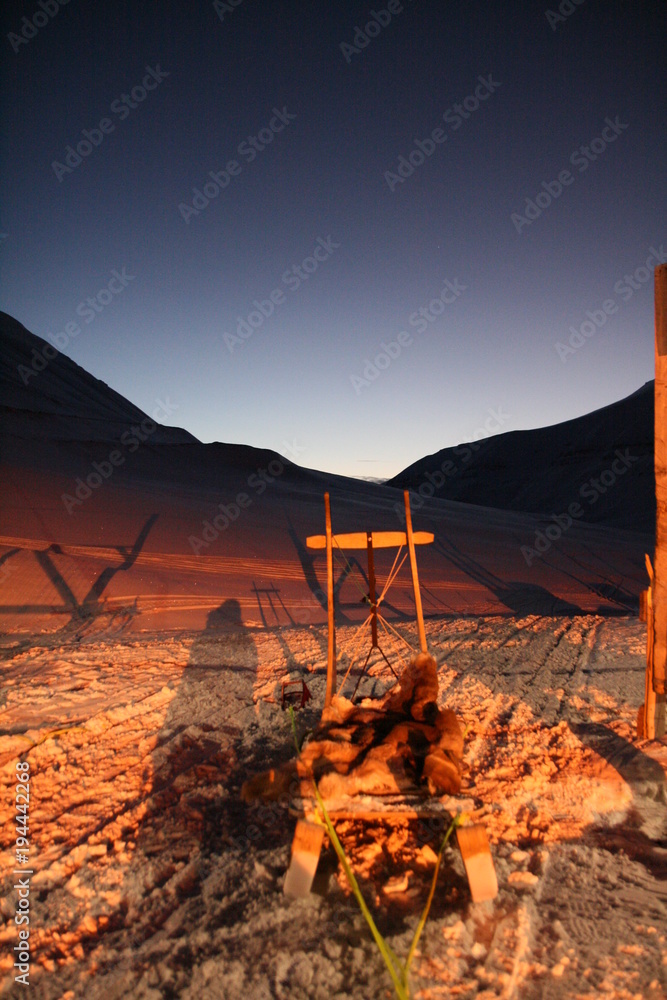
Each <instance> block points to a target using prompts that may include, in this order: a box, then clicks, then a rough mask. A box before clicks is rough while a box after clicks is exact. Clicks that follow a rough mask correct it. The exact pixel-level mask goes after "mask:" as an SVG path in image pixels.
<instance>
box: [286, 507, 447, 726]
mask: <svg viewBox="0 0 667 1000" xmlns="http://www.w3.org/2000/svg"><path fill="white" fill-rule="evenodd" d="M403 499H404V502H405V531H354V532H348V533H347V534H342V535H334V534H333V531H332V528H331V502H330V497H329V494H328V493H325V494H324V515H325V534H324V535H309V536H308V538H306V545H307V546H308V548H309V549H326V554H327V620H328V642H327V685H326V693H325V696H324V707H325V708H326V707H327V706H328V705H329V704H330V703H331V699H332V698H333V696H334V694H335V693H336V623H335V608H334V586H333V546H334V544H335V545H337V546H338V548H339V549H341V550H343V549H366V553H367V557H368V589H369V593H368V602H369V605H370V622H371V648H370V650H369V652H368V656H367V657H366V662H365V663H364V670H363V671H362V676H363V672H364V671H365V669H366V665H367V664H368V660H369V658H370V655H371V653H372V651H373V649H378V650H379V651H380V653H381V654H382V656H383V657H384V659H385V660H386V662H387V663H388V664H389V667H390V669H391V670H392V673H393V667H392V666H391V664H390V663H389V660H387V657H386V656H385V654H384V652H383V651H382V649H381V648H380V645H379V643H378V633H377V621H378V613H377V597H376V592H375V560H374V558H373V551H374V549H381V548H394V547H399V548H400V546H402V545H407V547H408V552H409V554H410V569H411V572H412V589H413V593H414V600H415V610H416V614H417V628H418V631H419V647H420V649H421V651H422V653H426V652H427V645H426V630H425V628H424V612H423V609H422V600H421V593H420V590H419V574H418V572H417V556H416V554H415V546H416V545H429V544H430V543H431V542H432V541H433V539H434V535H433V533H432V532H430V531H417V532H413V530H412V516H411V513H410V494H409V493H408V491H407V490H404V492H403ZM394 676H395V675H394ZM357 683H358V682H357ZM355 691H356V688H355Z"/></svg>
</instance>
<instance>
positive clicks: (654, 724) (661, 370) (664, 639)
mask: <svg viewBox="0 0 667 1000" xmlns="http://www.w3.org/2000/svg"><path fill="white" fill-rule="evenodd" d="M655 495H656V538H655V559H654V582H653V586H652V591H653V593H652V595H651V596H652V604H653V626H654V629H653V634H654V645H653V670H652V674H653V676H652V678H651V682H652V683H651V688H652V691H653V694H654V697H652V698H651V707H650V709H649V704H648V702H647V703H646V709H645V710H646V730H647V734H648V733H649V732H652V733H653V735H652V736H651V737H649V738H655V737H661V736H663V735H664V732H665V664H666V661H667V264H661V265H660V266H658V267H656V269H655Z"/></svg>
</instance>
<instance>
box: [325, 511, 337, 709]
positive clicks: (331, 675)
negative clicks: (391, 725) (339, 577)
mask: <svg viewBox="0 0 667 1000" xmlns="http://www.w3.org/2000/svg"><path fill="white" fill-rule="evenodd" d="M324 516H325V526H326V539H327V616H328V626H329V628H328V641H327V687H326V692H325V695H324V707H325V708H327V706H328V705H329V704H330V703H331V699H332V698H333V696H334V695H335V693H336V617H335V609H334V585H333V541H332V537H333V536H332V532H331V505H330V503H329V494H328V493H325V494H324Z"/></svg>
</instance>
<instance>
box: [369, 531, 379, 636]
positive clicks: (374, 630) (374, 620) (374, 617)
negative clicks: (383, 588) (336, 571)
mask: <svg viewBox="0 0 667 1000" xmlns="http://www.w3.org/2000/svg"><path fill="white" fill-rule="evenodd" d="M366 546H367V549H368V599H369V601H370V602H371V646H372V647H376V646H377V644H378V609H377V606H376V604H375V561H374V559H373V532H372V531H367V532H366Z"/></svg>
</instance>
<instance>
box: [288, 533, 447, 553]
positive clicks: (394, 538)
mask: <svg viewBox="0 0 667 1000" xmlns="http://www.w3.org/2000/svg"><path fill="white" fill-rule="evenodd" d="M369 534H370V535H371V536H372V542H373V548H374V549H391V548H396V547H397V546H400V545H407V543H408V536H407V534H406V532H405V531H371V532H366V531H352V532H350V533H349V534H347V535H334V536H333V537H332V543H333V544H334V545H337V546H338V548H340V549H366V548H368V535H369ZM433 538H434V536H433V533H432V532H430V531H415V532H413V535H412V540H413V542H414V544H415V545H430V544H431V542H432V541H433ZM306 545H307V546H308V548H309V549H325V548H326V547H327V536H326V535H309V537H308V538H306Z"/></svg>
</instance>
